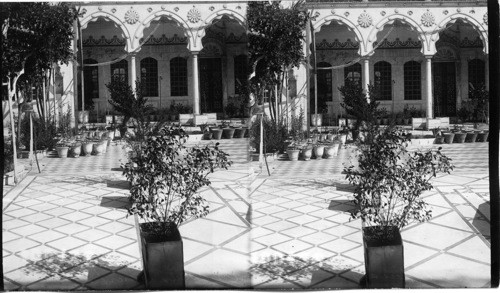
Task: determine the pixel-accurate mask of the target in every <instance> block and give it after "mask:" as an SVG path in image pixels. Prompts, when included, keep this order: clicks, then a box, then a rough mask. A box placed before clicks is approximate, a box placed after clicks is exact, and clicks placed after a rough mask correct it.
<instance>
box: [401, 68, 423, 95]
mask: <svg viewBox="0 0 500 293" xmlns="http://www.w3.org/2000/svg"><path fill="white" fill-rule="evenodd" d="M421 74H422V72H421V66H420V63H419V62H417V61H408V62H406V63H405V65H404V83H405V84H404V85H405V100H421V99H422V81H421V80H422V75H421Z"/></svg>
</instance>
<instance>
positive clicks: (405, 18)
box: [366, 14, 429, 53]
mask: <svg viewBox="0 0 500 293" xmlns="http://www.w3.org/2000/svg"><path fill="white" fill-rule="evenodd" d="M395 20H399V21H401V22H402V23H404V24H408V25H409V27H410V28H411V29H412V30H413V31H415V32H417V34H418V39H419V40H420V41H421V42H422V53H423V52H426V51H427V48H428V46H429V42H428V41H427V40H426V37H425V32H424V30H423V29H422V27H421V26H420V25H419V24H418V23H417V22H416V21H415V20H413V19H412V18H410V17H408V16H406V15H403V14H393V15H389V16H387V17H385V18H383V19H381V20H380V21H379V22H378V23H377V24H375V25H374V26H373V29H372V30H371V31H370V33H369V35H368V40H367V45H366V46H367V47H369V49H370V51H371V50H372V45H371V44H373V42H375V41H376V40H377V34H378V33H379V32H381V31H382V30H383V29H384V27H385V25H387V24H392V23H393V22H394V21H395ZM368 43H370V45H368ZM372 53H373V52H372Z"/></svg>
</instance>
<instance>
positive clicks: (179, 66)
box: [170, 57, 198, 97]
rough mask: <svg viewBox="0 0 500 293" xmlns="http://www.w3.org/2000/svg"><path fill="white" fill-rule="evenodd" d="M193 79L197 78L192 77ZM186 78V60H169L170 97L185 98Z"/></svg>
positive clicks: (186, 91) (180, 58)
mask: <svg viewBox="0 0 500 293" xmlns="http://www.w3.org/2000/svg"><path fill="white" fill-rule="evenodd" d="M193 78H198V77H197V76H193ZM187 94H188V77H187V59H185V58H182V57H176V58H173V59H172V60H170V95H171V96H173V97H175V96H187Z"/></svg>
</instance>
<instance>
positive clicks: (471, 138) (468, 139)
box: [465, 132, 477, 142]
mask: <svg viewBox="0 0 500 293" xmlns="http://www.w3.org/2000/svg"><path fill="white" fill-rule="evenodd" d="M476 139H477V132H467V136H466V137H465V142H476Z"/></svg>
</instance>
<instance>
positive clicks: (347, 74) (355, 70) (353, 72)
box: [344, 63, 361, 84]
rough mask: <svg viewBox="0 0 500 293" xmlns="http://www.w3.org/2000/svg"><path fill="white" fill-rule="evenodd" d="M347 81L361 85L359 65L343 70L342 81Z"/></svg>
mask: <svg viewBox="0 0 500 293" xmlns="http://www.w3.org/2000/svg"><path fill="white" fill-rule="evenodd" d="M347 79H349V80H351V81H353V82H355V83H357V84H361V64H359V63H356V64H353V65H351V66H348V67H345V68H344V80H347Z"/></svg>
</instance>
